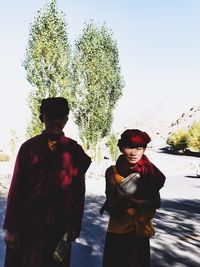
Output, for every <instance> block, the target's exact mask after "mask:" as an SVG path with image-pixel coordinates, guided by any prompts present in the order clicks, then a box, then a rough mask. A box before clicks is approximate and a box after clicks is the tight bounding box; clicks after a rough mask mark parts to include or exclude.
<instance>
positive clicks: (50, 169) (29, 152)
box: [3, 132, 91, 267]
mask: <svg viewBox="0 0 200 267" xmlns="http://www.w3.org/2000/svg"><path fill="white" fill-rule="evenodd" d="M90 163H91V159H90V157H89V156H88V155H86V154H85V152H84V151H83V149H82V147H81V146H80V145H78V144H77V142H76V141H74V140H72V139H70V138H67V137H65V136H64V135H62V136H61V137H60V138H59V140H58V143H57V147H56V149H55V151H53V152H52V151H51V150H50V149H49V147H48V137H47V136H46V134H45V132H43V133H42V134H40V135H38V136H36V137H33V138H31V139H29V140H28V141H26V142H25V143H23V144H22V146H21V148H20V150H19V152H18V155H17V159H16V163H15V168H14V173H13V177H12V182H11V186H10V190H9V194H8V200H7V209H6V213H5V220H4V225H3V228H4V229H6V230H9V231H18V232H19V235H20V249H18V251H17V253H16V255H15V256H17V258H18V260H19V263H17V260H16V259H15V260H14V262H15V263H9V261H10V262H12V261H13V260H12V259H11V258H12V257H13V255H14V253H13V251H11V253H10V250H9V249H7V253H6V262H5V267H8V266H9V267H25V266H27V267H46V266H48V267H50V266H52V267H54V266H67V265H57V263H56V262H55V261H54V260H53V256H52V255H53V251H54V249H55V247H56V245H57V243H58V242H59V240H60V238H61V237H62V235H63V233H64V231H65V230H66V229H67V228H68V227H69V223H70V222H72V229H73V230H74V231H76V232H77V233H79V232H80V230H81V222H82V216H83V209H84V196H85V178H84V174H85V172H86V171H87V169H88V167H89V165H90ZM72 204H73V210H72Z"/></svg>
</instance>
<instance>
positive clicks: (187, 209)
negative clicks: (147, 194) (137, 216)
mask: <svg viewBox="0 0 200 267" xmlns="http://www.w3.org/2000/svg"><path fill="white" fill-rule="evenodd" d="M199 206H200V200H190V201H189V200H185V199H184V200H180V199H179V200H163V202H162V207H161V209H159V210H158V211H157V213H156V217H155V219H154V224H155V227H156V230H157V233H156V235H155V237H154V238H152V240H151V248H152V249H151V251H152V267H160V266H163V267H165V266H166V267H168V266H174V267H176V266H181V267H189V266H190V267H197V266H199V256H200V254H199V248H200V238H199V236H200V226H199V220H200V208H199Z"/></svg>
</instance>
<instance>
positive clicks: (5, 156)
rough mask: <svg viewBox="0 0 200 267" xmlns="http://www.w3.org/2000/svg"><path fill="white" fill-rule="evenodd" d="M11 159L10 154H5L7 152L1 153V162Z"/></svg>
mask: <svg viewBox="0 0 200 267" xmlns="http://www.w3.org/2000/svg"><path fill="white" fill-rule="evenodd" d="M9 160H10V157H9V155H8V154H5V153H0V162H2V161H9Z"/></svg>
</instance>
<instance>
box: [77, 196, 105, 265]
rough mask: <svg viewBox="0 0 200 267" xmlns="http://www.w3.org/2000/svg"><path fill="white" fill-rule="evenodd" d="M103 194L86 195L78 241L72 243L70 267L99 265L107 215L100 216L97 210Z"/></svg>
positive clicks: (103, 198) (100, 204) (100, 263)
mask: <svg viewBox="0 0 200 267" xmlns="http://www.w3.org/2000/svg"><path fill="white" fill-rule="evenodd" d="M104 200H105V197H104V196H96V195H90V196H87V197H86V203H85V212H84V219H83V227H82V232H81V238H80V242H79V243H78V242H76V243H75V244H74V245H73V253H72V267H77V266H81V267H89V266H90V267H100V266H101V265H102V254H103V244H104V240H105V233H106V227H107V222H108V216H107V215H106V214H104V215H103V216H101V215H100V214H99V210H100V208H101V206H102V204H103V202H104Z"/></svg>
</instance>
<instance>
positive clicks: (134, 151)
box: [122, 147, 146, 164]
mask: <svg viewBox="0 0 200 267" xmlns="http://www.w3.org/2000/svg"><path fill="white" fill-rule="evenodd" d="M145 150H146V148H144V147H134V148H130V147H124V148H122V153H123V154H124V156H125V158H126V160H127V161H128V163H129V164H136V163H137V162H138V161H139V160H140V159H141V158H142V156H143V154H144V152H145Z"/></svg>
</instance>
